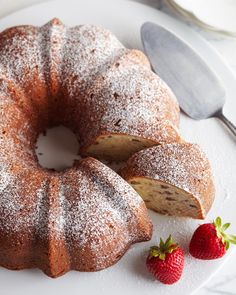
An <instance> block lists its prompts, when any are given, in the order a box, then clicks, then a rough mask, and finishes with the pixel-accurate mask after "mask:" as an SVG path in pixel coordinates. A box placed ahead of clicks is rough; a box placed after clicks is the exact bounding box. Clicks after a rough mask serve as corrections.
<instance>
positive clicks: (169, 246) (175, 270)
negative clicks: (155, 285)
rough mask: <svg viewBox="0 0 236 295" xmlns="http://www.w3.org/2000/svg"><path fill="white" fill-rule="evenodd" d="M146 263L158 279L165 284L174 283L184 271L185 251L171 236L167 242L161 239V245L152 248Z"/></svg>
mask: <svg viewBox="0 0 236 295" xmlns="http://www.w3.org/2000/svg"><path fill="white" fill-rule="evenodd" d="M146 265H147V268H148V270H149V271H150V272H151V273H152V274H153V275H154V277H155V278H156V279H157V280H159V281H160V282H162V283H163V284H169V285H171V284H174V283H175V282H177V281H178V280H179V279H180V277H181V275H182V272H183V268H184V252H183V250H182V249H181V248H180V247H179V246H178V245H177V244H175V243H174V241H173V240H172V237H171V236H169V238H168V239H167V240H166V242H165V243H164V242H163V240H162V239H160V246H153V247H151V248H150V252H149V255H148V257H147V260H146Z"/></svg>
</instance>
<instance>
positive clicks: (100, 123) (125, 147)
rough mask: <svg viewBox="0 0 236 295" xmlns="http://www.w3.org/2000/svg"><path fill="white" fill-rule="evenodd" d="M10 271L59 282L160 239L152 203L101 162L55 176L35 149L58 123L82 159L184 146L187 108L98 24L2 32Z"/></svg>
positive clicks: (0, 127) (2, 199)
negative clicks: (35, 272)
mask: <svg viewBox="0 0 236 295" xmlns="http://www.w3.org/2000/svg"><path fill="white" fill-rule="evenodd" d="M0 117H1V120H0V265H1V266H4V267H7V268H9V269H22V268H31V267H38V268H40V269H42V270H43V271H44V272H45V273H46V274H47V275H49V276H52V277H56V276H59V275H61V274H63V273H65V272H66V271H68V270H70V269H76V270H81V271H96V270H99V269H102V268H105V267H108V266H110V265H112V264H113V263H115V262H116V261H117V260H118V259H119V258H120V257H121V256H122V255H123V254H124V252H125V251H126V250H127V249H128V247H129V246H130V245H131V244H132V243H135V242H139V241H144V240H148V239H150V237H151V232H152V225H151V222H150V219H149V217H148V214H147V210H146V207H145V204H144V202H143V200H142V199H141V198H140V197H139V196H138V194H137V193H136V192H135V191H134V190H133V188H132V187H131V186H129V184H127V183H126V182H125V181H124V180H123V179H122V178H121V177H120V176H118V175H117V174H116V173H115V172H113V171H112V170H111V169H110V168H108V167H106V166H104V164H102V163H100V162H99V161H98V160H96V159H94V158H85V159H83V160H81V162H79V163H77V164H76V165H74V167H73V168H71V169H68V170H65V171H62V172H52V171H49V170H47V169H44V168H42V167H40V165H39V164H38V162H37V157H36V155H35V151H34V147H35V142H36V140H37V136H38V134H39V133H40V132H42V131H43V130H45V129H46V128H48V127H51V126H55V125H59V124H63V125H64V126H66V127H69V128H70V129H72V130H73V131H74V132H75V133H76V134H77V136H78V138H79V141H80V145H81V150H80V152H81V154H82V156H88V155H92V156H94V157H96V158H101V157H102V158H106V159H108V160H115V161H119V160H123V159H126V158H128V157H129V155H130V154H132V153H133V152H135V151H138V150H141V149H142V148H144V147H149V146H153V145H156V144H159V143H160V142H165V143H169V142H172V141H178V140H179V131H178V124H179V107H178V103H177V101H176V99H175V97H174V95H173V94H172V92H171V91H170V89H169V88H168V87H167V86H166V84H165V83H164V82H163V81H161V79H160V78H159V77H157V76H156V75H155V74H154V73H153V72H152V71H151V69H150V65H149V63H148V61H147V58H146V57H145V56H144V55H143V54H142V53H141V52H140V51H137V50H130V49H126V48H125V47H124V46H123V45H122V44H121V43H120V42H119V41H118V40H117V39H116V38H115V37H114V36H113V35H112V34H111V33H110V32H109V31H106V30H104V29H102V28H99V27H97V26H94V25H81V26H77V27H74V28H67V27H65V26H64V25H63V24H62V23H61V22H60V21H59V20H58V19H54V20H52V21H51V22H49V23H48V24H46V25H44V26H42V27H34V26H18V27H14V28H10V29H7V30H5V31H4V32H2V33H1V34H0Z"/></svg>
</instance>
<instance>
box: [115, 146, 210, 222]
mask: <svg viewBox="0 0 236 295" xmlns="http://www.w3.org/2000/svg"><path fill="white" fill-rule="evenodd" d="M120 174H121V176H122V177H123V178H124V179H125V180H127V181H128V182H129V183H130V184H131V185H132V186H133V187H134V189H135V190H136V191H137V192H138V193H139V194H140V196H142V198H143V200H144V201H145V203H146V205H147V207H148V208H150V209H152V210H154V211H157V212H159V213H162V214H167V215H176V216H189V217H192V218H196V219H203V218H205V216H206V214H207V212H208V211H209V209H210V208H211V205H212V203H213V200H214V193H215V190H214V184H213V179H212V173H211V167H210V163H209V161H208V159H207V157H206V155H205V154H204V153H203V151H202V150H201V148H200V147H199V146H198V145H197V144H191V143H184V142H182V143H169V144H161V145H159V146H155V147H150V148H147V149H144V150H142V151H139V152H137V153H135V154H134V155H133V156H131V157H130V159H129V160H128V161H127V163H126V166H125V167H123V168H122V169H121V171H120Z"/></svg>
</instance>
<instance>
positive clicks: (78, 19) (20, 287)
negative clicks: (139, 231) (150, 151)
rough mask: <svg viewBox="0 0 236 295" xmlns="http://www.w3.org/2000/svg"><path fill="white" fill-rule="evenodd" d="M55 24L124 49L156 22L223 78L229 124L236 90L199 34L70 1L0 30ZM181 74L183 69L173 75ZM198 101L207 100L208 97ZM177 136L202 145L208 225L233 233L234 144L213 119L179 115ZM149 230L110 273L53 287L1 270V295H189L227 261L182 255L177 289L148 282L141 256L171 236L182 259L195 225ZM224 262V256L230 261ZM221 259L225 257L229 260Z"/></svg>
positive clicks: (114, 4) (185, 222) (144, 14)
mask: <svg viewBox="0 0 236 295" xmlns="http://www.w3.org/2000/svg"><path fill="white" fill-rule="evenodd" d="M55 16H56V17H59V18H61V20H62V21H64V22H65V23H66V24H67V25H69V26H72V25H76V24H80V23H94V24H99V25H102V26H104V27H107V28H109V29H110V30H112V31H113V32H114V33H115V34H116V35H117V36H118V37H119V39H120V40H121V41H122V42H123V43H124V44H125V45H126V46H129V47H136V48H140V49H141V48H142V46H141V42H140V35H139V29H140V26H141V24H142V23H143V22H145V21H153V22H157V23H159V24H162V25H163V26H165V27H167V28H169V29H171V30H172V31H173V32H175V33H176V34H178V35H179V36H180V37H181V38H182V39H184V40H185V41H187V42H189V43H190V44H191V46H192V47H193V48H195V50H197V51H198V53H199V54H200V55H202V57H203V58H205V59H206V60H207V62H208V63H209V65H210V66H212V68H213V69H214V70H215V71H216V73H218V75H219V76H220V77H221V78H222V80H223V83H224V86H225V88H226V92H227V104H226V108H225V111H226V113H227V115H228V116H229V118H231V119H235V118H236V98H235V93H236V83H235V80H234V77H233V74H232V73H231V71H230V70H229V68H228V67H227V66H226V65H225V64H224V62H223V61H222V60H221V58H220V57H219V56H218V54H217V53H216V52H215V51H214V50H213V49H212V48H211V47H210V46H209V44H208V43H206V42H205V41H204V40H203V39H201V38H200V37H199V36H198V35H197V34H196V33H194V32H193V31H191V30H190V29H189V28H188V27H186V26H185V25H183V24H182V23H180V22H177V21H176V20H174V19H172V18H170V17H168V16H167V15H165V14H163V13H161V12H159V11H156V10H155V9H152V8H149V7H146V6H144V5H141V4H137V3H134V2H127V1H109V0H107V1H104V0H99V1H98V0H97V1H91V0H86V1H84V0H81V1H78V0H74V1H71V2H70V1H57V2H48V3H44V4H40V5H37V6H33V7H30V8H27V9H24V10H22V11H19V12H17V13H14V14H12V15H10V16H8V17H6V18H4V19H2V20H1V21H0V30H2V29H4V28H6V27H9V26H12V25H18V24H25V23H28V24H34V25H42V24H44V23H45V22H47V21H48V20H49V19H51V18H52V17H55ZM176 70H178V71H179V73H180V74H181V69H176ZM203 99H207V93H206V97H205V98H203ZM181 119H182V121H181V131H182V134H183V135H184V137H185V138H186V139H187V140H189V141H193V142H197V143H199V144H201V145H202V147H203V148H204V150H205V151H206V153H207V154H208V156H209V158H210V160H211V163H212V166H213V170H214V174H215V182H216V189H217V195H216V201H215V203H214V206H213V208H212V210H211V212H210V214H209V216H208V219H211V218H212V217H215V216H217V215H218V214H219V215H221V216H222V217H223V218H224V219H225V220H226V221H231V222H232V223H234V226H232V231H234V232H236V226H235V225H236V215H235V208H236V198H235V197H236V181H235V175H236V153H235V141H234V139H233V137H232V136H231V134H230V133H228V131H227V130H226V129H224V127H223V126H222V124H221V123H219V122H218V121H217V120H216V119H210V120H205V121H201V122H196V121H193V120H191V119H189V118H187V117H186V116H184V115H182V118H181ZM150 214H151V217H152V220H153V223H154V229H155V231H154V234H153V239H152V241H150V242H147V243H140V244H136V245H135V246H133V247H132V249H130V250H129V251H128V252H127V254H126V255H125V256H124V257H123V258H122V259H121V260H120V261H119V262H118V263H117V264H116V265H115V266H113V267H111V268H108V269H106V270H104V271H100V272H96V273H79V272H75V271H73V272H69V273H68V274H66V275H64V276H62V277H60V278H58V279H56V280H52V279H50V278H47V277H46V276H45V275H43V274H42V273H41V272H40V271H39V270H25V271H19V272H13V271H8V270H5V269H3V268H2V269H0V278H1V283H0V290H1V294H4V295H10V294H11V295H12V294H14V293H16V294H18V295H28V294H34V295H39V294H40V295H41V294H58V295H62V294H70V295H74V294H83V295H86V294H95V293H96V294H97V293H99V294H100V293H102V294H109V295H110V294H113V295H118V294H125V293H126V294H127V293H130V294H136V295H139V294H140V295H151V294H159V295H163V294H168V295H171V294H181V295H184V294H188V295H189V294H190V293H191V292H192V291H194V290H195V289H197V288H198V287H199V286H200V285H202V284H203V283H204V282H205V281H206V280H207V279H208V278H209V277H210V276H211V275H212V274H213V273H214V272H215V271H216V269H218V268H219V267H220V266H221V265H222V263H223V262H224V261H225V258H224V259H220V260H216V261H200V260H195V259H192V258H191V257H190V256H189V255H188V254H187V256H186V265H185V269H184V274H183V277H182V279H181V280H180V281H179V282H178V283H177V284H175V285H172V286H165V285H162V284H160V283H158V282H156V281H154V280H153V279H152V277H151V276H150V275H149V274H147V272H146V270H145V257H146V252H145V251H146V250H147V249H148V247H149V246H150V245H152V244H153V243H155V242H157V240H159V237H160V236H162V237H164V238H166V237H167V236H168V235H169V233H172V234H173V236H174V238H175V240H176V241H178V242H179V243H180V244H181V245H182V247H183V248H184V249H185V250H186V252H187V249H188V247H187V245H188V242H189V239H190V237H191V234H192V232H193V230H194V229H195V228H196V226H197V225H198V224H199V221H192V220H189V219H183V218H182V219H181V218H170V217H165V216H161V215H158V214H156V213H153V212H150ZM227 256H229V254H228V255H227ZM227 256H226V257H227Z"/></svg>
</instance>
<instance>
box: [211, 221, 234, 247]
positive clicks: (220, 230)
mask: <svg viewBox="0 0 236 295" xmlns="http://www.w3.org/2000/svg"><path fill="white" fill-rule="evenodd" d="M213 224H214V226H215V229H216V234H217V237H218V238H219V239H221V241H222V243H223V244H225V249H226V250H228V249H229V246H230V243H231V244H234V245H236V236H233V235H229V234H226V233H225V231H226V230H227V229H228V228H229V227H230V223H225V224H223V225H222V220H221V218H220V217H219V216H218V217H217V218H216V219H215V220H214V221H213Z"/></svg>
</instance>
